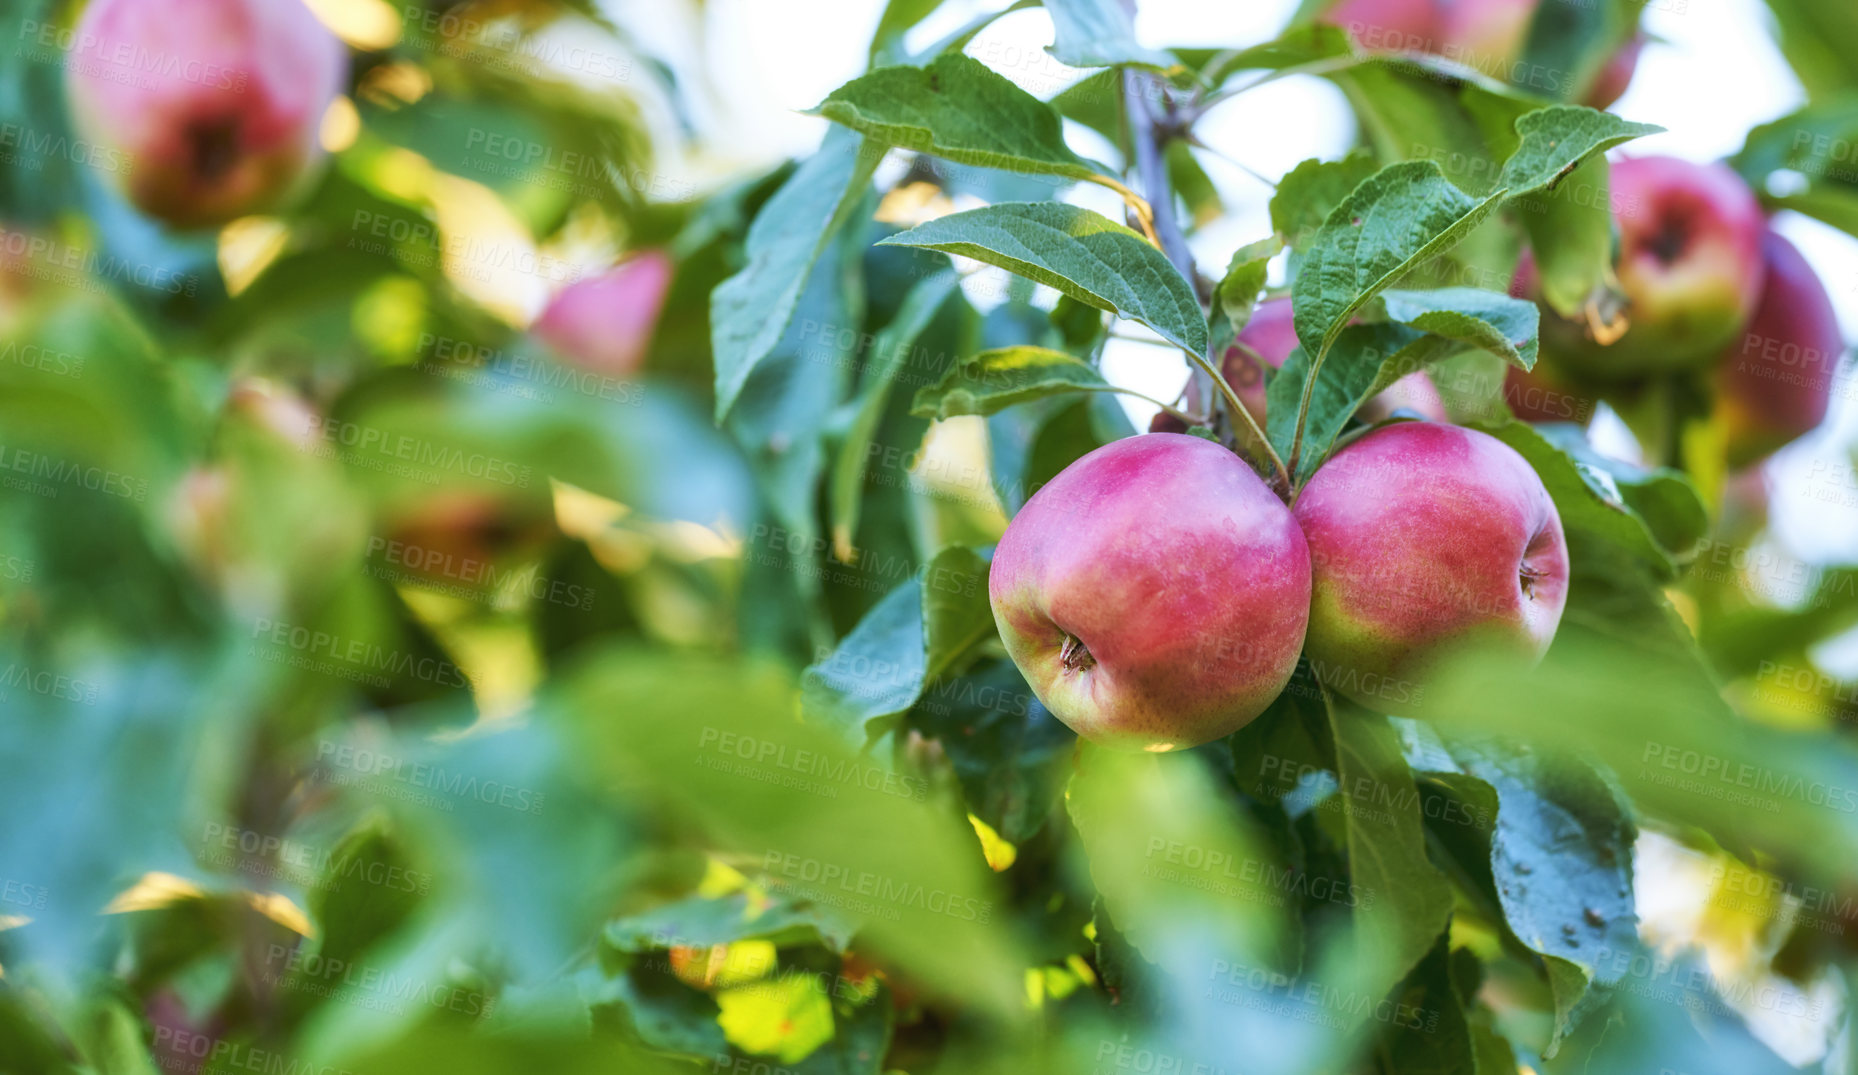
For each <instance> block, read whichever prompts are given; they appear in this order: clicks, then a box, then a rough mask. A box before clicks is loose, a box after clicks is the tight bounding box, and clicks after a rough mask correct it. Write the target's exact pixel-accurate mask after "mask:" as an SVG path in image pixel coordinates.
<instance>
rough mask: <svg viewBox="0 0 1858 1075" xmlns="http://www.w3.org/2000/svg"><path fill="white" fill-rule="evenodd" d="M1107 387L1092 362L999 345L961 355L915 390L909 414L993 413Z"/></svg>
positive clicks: (1045, 349) (1040, 349)
mask: <svg viewBox="0 0 1858 1075" xmlns="http://www.w3.org/2000/svg"><path fill="white" fill-rule="evenodd" d="M1110 390H1111V387H1110V385H1109V383H1108V382H1106V381H1105V380H1104V379H1103V376H1102V375H1101V374H1099V373H1098V372H1097V369H1096V367H1095V366H1092V365H1091V364H1090V363H1088V362H1085V361H1083V360H1082V359H1078V358H1073V357H1071V356H1070V355H1067V354H1065V353H1064V352H1062V351H1053V350H1051V349H1049V348H1045V347H1004V348H999V349H997V350H993V351H982V352H981V353H980V354H978V355H974V356H972V357H970V358H965V359H963V360H962V361H961V364H960V365H958V366H956V367H955V368H953V369H951V370H949V371H948V372H947V373H946V374H944V375H943V376H942V379H941V380H940V381H939V382H937V383H935V384H932V385H929V386H928V387H926V388H922V389H919V390H918V391H917V393H916V402H915V404H914V405H913V409H912V413H914V414H919V415H922V416H924V417H927V418H952V417H954V416H956V415H958V414H982V415H986V414H996V413H998V412H1000V411H1002V410H1005V409H1006V408H1008V407H1011V406H1013V405H1014V404H1017V403H1026V402H1028V401H1031V400H1035V399H1044V398H1046V397H1048V396H1055V395H1060V394H1063V393H1066V392H1104V391H1110Z"/></svg>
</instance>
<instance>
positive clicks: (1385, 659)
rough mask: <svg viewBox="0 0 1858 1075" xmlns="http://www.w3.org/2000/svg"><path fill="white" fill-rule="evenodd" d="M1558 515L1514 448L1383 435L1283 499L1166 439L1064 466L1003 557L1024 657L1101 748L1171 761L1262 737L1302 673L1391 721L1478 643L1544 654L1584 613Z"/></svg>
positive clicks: (1419, 433) (1010, 613) (1063, 714)
mask: <svg viewBox="0 0 1858 1075" xmlns="http://www.w3.org/2000/svg"><path fill="white" fill-rule="evenodd" d="M1567 578H1568V560H1567V551H1566V545H1565V542H1564V538H1563V534H1562V529H1561V520H1560V517H1559V515H1558V514H1557V513H1556V511H1555V506H1554V502H1553V501H1552V500H1551V499H1550V498H1549V496H1548V493H1547V491H1546V489H1544V488H1543V485H1542V482H1541V480H1540V479H1539V478H1537V477H1536V475H1535V472H1534V471H1533V470H1532V469H1531V468H1530V467H1529V465H1528V463H1527V462H1525V461H1524V460H1523V458H1522V457H1521V456H1520V455H1518V454H1517V453H1516V452H1515V451H1514V450H1512V449H1510V448H1509V447H1508V446H1507V445H1505V444H1503V443H1502V442H1501V441H1498V440H1497V439H1496V438H1494V437H1491V436H1489V435H1487V434H1484V433H1480V432H1477V431H1475V430H1470V429H1465V428H1461V427H1458V426H1452V425H1447V424H1444V423H1440V422H1432V421H1411V420H1397V421H1393V422H1390V423H1387V424H1384V425H1381V426H1378V427H1376V428H1374V429H1373V430H1371V431H1370V432H1368V433H1367V434H1366V435H1364V436H1362V437H1360V438H1359V439H1357V440H1355V441H1353V442H1351V443H1350V444H1348V445H1346V446H1345V447H1343V448H1342V449H1341V450H1340V451H1338V452H1336V454H1335V455H1334V456H1332V457H1331V458H1330V459H1329V460H1328V461H1327V462H1326V463H1325V464H1324V465H1323V466H1322V467H1320V468H1319V469H1318V470H1317V471H1316V473H1315V474H1314V475H1313V476H1312V477H1311V478H1310V480H1309V481H1308V482H1307V483H1306V484H1305V485H1304V487H1303V488H1302V490H1301V492H1300V494H1299V495H1298V496H1297V498H1296V500H1295V503H1294V504H1291V505H1286V504H1285V503H1284V502H1283V501H1281V500H1279V499H1278V497H1277V495H1276V494H1275V493H1273V492H1272V490H1271V489H1270V488H1269V487H1268V486H1266V484H1265V483H1264V482H1263V481H1262V480H1261V479H1260V478H1259V477H1258V476H1257V474H1256V473H1254V472H1253V470H1252V469H1251V467H1250V466H1249V465H1248V464H1247V463H1246V462H1245V461H1244V460H1242V459H1240V458H1239V457H1238V456H1237V455H1235V454H1233V453H1232V452H1231V451H1229V450H1228V449H1226V448H1225V447H1223V446H1221V445H1219V444H1216V443H1214V442H1212V441H1209V440H1205V439H1202V438H1200V437H1196V436H1189V435H1183V434H1178V433H1149V434H1145V435H1142V436H1136V437H1130V438H1126V439H1123V440H1120V441H1116V442H1114V443H1112V444H1109V445H1107V446H1105V447H1102V448H1099V449H1097V450H1096V451H1094V452H1091V453H1089V454H1088V455H1085V456H1084V457H1083V458H1081V459H1079V460H1077V461H1076V462H1075V463H1073V464H1072V465H1071V466H1069V467H1067V468H1066V469H1065V470H1064V471H1063V472H1061V473H1060V474H1059V475H1058V476H1057V477H1056V478H1054V479H1052V481H1051V482H1050V483H1048V484H1047V485H1046V486H1044V487H1043V488H1042V489H1040V490H1039V491H1038V492H1037V493H1036V494H1034V495H1033V497H1032V498H1031V499H1030V500H1028V501H1027V503H1026V505H1025V506H1024V507H1023V508H1022V509H1021V510H1020V512H1019V514H1018V515H1016V516H1015V517H1014V519H1013V521H1012V523H1011V524H1010V525H1009V526H1008V527H1007V530H1006V533H1005V535H1004V536H1003V537H1002V538H1001V540H1000V544H999V546H998V548H997V549H996V550H995V553H994V560H993V566H992V570H991V572H990V575H989V579H988V592H989V597H990V599H991V602H992V606H993V612H994V619H995V622H996V624H997V625H998V627H999V630H1000V636H1001V638H1002V640H1003V641H1004V642H1005V645H1006V649H1007V652H1008V654H1009V655H1010V656H1011V657H1012V658H1013V661H1014V663H1015V664H1017V665H1018V666H1019V669H1020V671H1021V672H1022V673H1023V674H1024V675H1025V677H1026V681H1027V683H1028V684H1029V685H1030V686H1031V687H1032V690H1033V692H1034V693H1035V694H1036V695H1037V696H1038V698H1039V700H1040V701H1042V702H1043V703H1044V704H1045V706H1046V707H1047V708H1048V709H1050V710H1051V712H1052V713H1053V715H1055V716H1057V717H1058V718H1059V719H1060V720H1062V721H1063V722H1064V723H1065V724H1067V725H1069V726H1070V727H1071V728H1072V729H1073V730H1075V731H1076V732H1077V733H1078V734H1080V735H1081V736H1083V737H1084V738H1086V739H1089V740H1091V741H1093V742H1096V743H1099V744H1101V745H1104V746H1109V747H1113V748H1119V749H1129V750H1146V751H1166V750H1176V749H1185V748H1189V747H1193V746H1198V745H1199V744H1201V743H1205V742H1209V741H1211V740H1213V739H1217V738H1220V737H1223V736H1226V735H1229V734H1231V733H1232V732H1234V731H1236V730H1238V729H1239V728H1242V727H1244V726H1245V725H1246V724H1248V723H1250V722H1251V721H1252V720H1253V719H1255V718H1256V717H1258V716H1259V715H1260V714H1261V713H1263V712H1264V711H1265V710H1266V709H1267V708H1269V707H1270V705H1271V704H1272V702H1274V701H1275V700H1276V699H1277V698H1278V696H1279V695H1280V694H1281V693H1282V692H1283V691H1284V689H1285V687H1286V686H1287V685H1288V684H1289V682H1290V679H1291V677H1292V675H1293V673H1294V672H1295V671H1296V667H1297V664H1298V661H1299V659H1300V658H1301V657H1304V656H1307V658H1308V660H1309V663H1310V668H1311V671H1312V672H1314V674H1315V676H1316V678H1317V679H1318V680H1320V681H1321V682H1322V683H1324V684H1325V685H1327V686H1328V687H1330V688H1332V689H1334V690H1336V691H1338V692H1340V693H1342V694H1344V695H1347V696H1349V697H1351V698H1354V699H1355V700H1356V701H1358V702H1360V703H1362V704H1363V705H1366V706H1368V707H1370V708H1371V709H1375V710H1378V711H1381V712H1392V713H1414V712H1419V711H1422V710H1421V707H1422V706H1423V700H1424V692H1425V684H1426V682H1427V680H1428V679H1429V678H1430V676H1432V675H1433V674H1435V673H1436V671H1437V669H1438V666H1439V663H1440V662H1441V661H1443V660H1446V659H1449V657H1450V656H1451V655H1452V654H1453V653H1454V652H1457V651H1460V650H1462V649H1463V648H1464V647H1468V646H1472V645H1490V644H1495V645H1499V646H1507V647H1510V648H1512V649H1514V650H1516V651H1519V652H1522V653H1525V654H1527V655H1529V656H1531V657H1538V658H1539V657H1540V656H1541V655H1542V654H1543V653H1544V652H1545V651H1546V650H1547V648H1548V644H1549V643H1550V642H1551V641H1552V640H1553V638H1554V634H1555V629H1556V627H1557V626H1558V625H1559V623H1560V619H1561V610H1562V606H1563V604H1564V602H1565V600H1566V589H1567Z"/></svg>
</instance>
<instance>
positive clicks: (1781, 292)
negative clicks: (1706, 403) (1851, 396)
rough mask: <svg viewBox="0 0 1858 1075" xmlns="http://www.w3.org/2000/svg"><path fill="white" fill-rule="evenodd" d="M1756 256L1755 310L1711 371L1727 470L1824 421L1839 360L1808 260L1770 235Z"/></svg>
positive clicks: (1827, 299)
mask: <svg viewBox="0 0 1858 1075" xmlns="http://www.w3.org/2000/svg"><path fill="white" fill-rule="evenodd" d="M1762 251H1763V254H1764V258H1763V260H1764V261H1765V262H1766V265H1767V282H1766V283H1765V284H1764V285H1763V287H1762V289H1761V301H1760V304H1759V305H1757V306H1756V307H1755V316H1754V317H1753V318H1752V319H1751V320H1750V321H1749V323H1748V327H1747V329H1745V330H1744V331H1743V333H1742V336H1741V339H1740V340H1738V341H1737V342H1735V343H1732V344H1730V346H1729V348H1728V350H1726V351H1725V352H1724V353H1723V355H1722V358H1721V360H1720V362H1719V364H1718V365H1717V368H1716V389H1717V406H1718V410H1719V412H1720V413H1721V415H1722V416H1723V420H1724V422H1725V425H1726V427H1727V430H1726V432H1727V437H1728V445H1729V463H1730V465H1731V466H1743V465H1745V464H1748V463H1751V462H1754V461H1755V460H1757V459H1760V458H1762V457H1763V456H1766V455H1768V454H1769V453H1771V452H1773V451H1774V450H1775V449H1776V448H1779V447H1781V446H1782V445H1783V444H1786V443H1787V442H1788V441H1791V440H1793V439H1794V438H1796V437H1799V436H1801V435H1802V434H1804V433H1806V432H1807V431H1809V430H1811V429H1812V428H1813V427H1815V426H1817V425H1819V423H1820V422H1822V421H1824V420H1825V417H1826V404H1827V401H1828V400H1829V399H1830V397H1831V394H1832V385H1833V382H1834V380H1836V378H1837V374H1838V371H1839V365H1840V360H1841V359H1842V358H1843V357H1844V354H1845V341H1844V339H1843V338H1842V337H1841V336H1840V335H1839V321H1838V315H1837V314H1836V313H1835V312H1834V311H1833V308H1832V297H1831V296H1830V295H1828V294H1826V287H1825V285H1824V284H1823V283H1821V282H1820V279H1819V277H1818V275H1817V274H1815V273H1814V272H1813V267H1812V266H1811V265H1809V264H1807V260H1806V258H1804V257H1802V256H1801V254H1800V251H1799V250H1798V249H1796V248H1795V247H1794V245H1793V244H1792V243H1790V242H1788V241H1787V240H1786V239H1784V238H1782V237H1781V236H1780V235H1779V234H1777V233H1775V232H1772V231H1770V232H1768V233H1767V234H1765V235H1764V236H1763V237H1762Z"/></svg>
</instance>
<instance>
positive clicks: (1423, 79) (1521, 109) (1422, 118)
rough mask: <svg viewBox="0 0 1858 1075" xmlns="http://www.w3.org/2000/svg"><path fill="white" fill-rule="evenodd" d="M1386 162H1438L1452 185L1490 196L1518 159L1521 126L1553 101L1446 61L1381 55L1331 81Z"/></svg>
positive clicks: (1378, 153)
mask: <svg viewBox="0 0 1858 1075" xmlns="http://www.w3.org/2000/svg"><path fill="white" fill-rule="evenodd" d="M1330 77H1331V79H1332V80H1333V81H1334V82H1335V83H1336V85H1338V86H1340V87H1341V88H1342V92H1343V93H1344V94H1345V95H1346V96H1347V97H1348V100H1349V104H1350V105H1351V106H1353V108H1354V111H1355V114H1356V116H1357V117H1358V118H1359V119H1360V120H1361V126H1362V134H1363V135H1364V137H1365V140H1366V141H1367V143H1368V145H1369V146H1371V147H1372V148H1373V149H1374V152H1375V155H1376V156H1377V157H1379V158H1380V159H1381V160H1383V161H1390V162H1391V161H1403V160H1431V161H1435V162H1437V163H1438V164H1439V165H1440V167H1441V168H1443V169H1445V171H1446V174H1447V175H1448V176H1449V177H1450V178H1451V180H1452V182H1453V183H1455V184H1456V185H1458V186H1459V187H1461V188H1462V189H1464V190H1465V191H1468V192H1470V193H1472V194H1475V195H1478V196H1482V195H1485V194H1488V193H1490V192H1491V191H1492V190H1494V189H1496V187H1497V186H1498V184H1497V181H1496V180H1497V176H1498V174H1499V173H1500V172H1501V171H1502V169H1501V167H1500V165H1501V163H1502V162H1503V161H1505V160H1507V159H1509V157H1510V156H1511V155H1512V154H1514V153H1515V151H1516V148H1517V145H1518V144H1519V139H1518V136H1517V134H1516V121H1517V120H1518V119H1520V118H1521V117H1522V116H1523V115H1525V114H1527V113H1529V112H1532V111H1534V110H1536V109H1538V108H1540V107H1542V105H1543V104H1544V103H1545V102H1543V101H1541V100H1539V99H1537V98H1534V97H1529V96H1526V95H1523V94H1520V93H1517V92H1516V91H1514V90H1511V89H1509V88H1508V87H1505V86H1501V85H1498V84H1496V83H1493V82H1489V81H1488V80H1484V79H1481V78H1478V77H1469V78H1467V77H1465V71H1464V69H1463V68H1459V67H1454V66H1449V65H1447V64H1446V62H1445V61H1443V60H1440V59H1437V58H1431V57H1424V56H1419V55H1416V54H1407V55H1403V56H1400V57H1397V58H1396V57H1389V56H1377V57H1371V58H1367V59H1364V60H1362V62H1360V63H1358V64H1355V65H1353V66H1351V67H1348V68H1345V69H1343V70H1341V71H1338V72H1336V73H1334V74H1333V75H1331V76H1330Z"/></svg>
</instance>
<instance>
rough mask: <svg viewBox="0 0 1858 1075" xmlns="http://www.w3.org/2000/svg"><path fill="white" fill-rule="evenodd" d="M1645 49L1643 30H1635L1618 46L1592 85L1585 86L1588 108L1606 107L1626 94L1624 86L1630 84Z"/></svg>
mask: <svg viewBox="0 0 1858 1075" xmlns="http://www.w3.org/2000/svg"><path fill="white" fill-rule="evenodd" d="M1644 51H1645V32H1644V31H1643V30H1636V31H1634V32H1633V34H1632V38H1631V40H1629V41H1627V42H1626V43H1625V44H1624V45H1621V46H1620V47H1619V51H1618V52H1615V53H1613V55H1612V58H1611V59H1609V60H1607V61H1606V66H1605V67H1602V68H1601V69H1600V73H1599V74H1598V75H1596V76H1594V81H1593V85H1592V86H1589V87H1588V88H1587V100H1586V101H1585V102H1584V103H1585V104H1586V105H1587V107H1589V108H1600V109H1606V108H1611V107H1613V103H1614V102H1616V101H1618V100H1619V99H1620V98H1621V97H1624V96H1625V95H1626V87H1628V86H1630V85H1631V84H1632V75H1633V72H1635V71H1637V70H1638V68H1639V54H1640V53H1641V52H1644Z"/></svg>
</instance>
